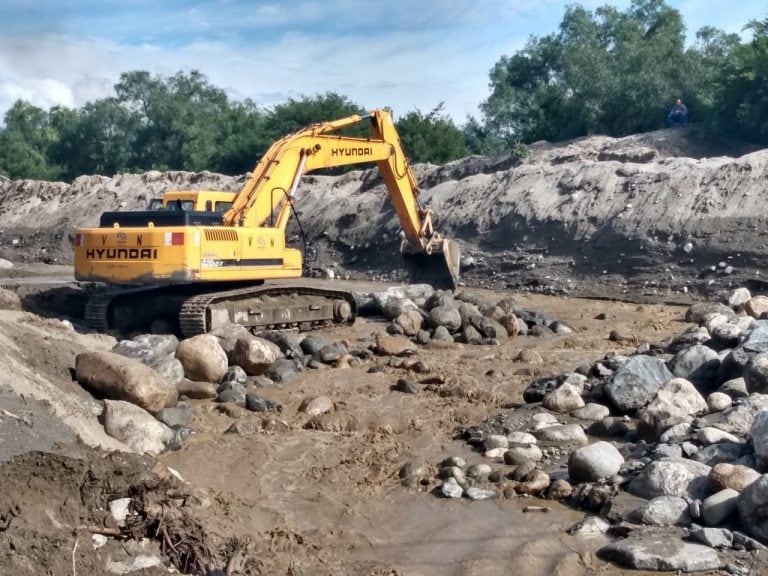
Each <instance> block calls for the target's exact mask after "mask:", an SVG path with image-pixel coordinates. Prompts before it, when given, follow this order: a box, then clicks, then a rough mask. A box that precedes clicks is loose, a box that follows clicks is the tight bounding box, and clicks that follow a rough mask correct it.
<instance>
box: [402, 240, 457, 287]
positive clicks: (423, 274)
mask: <svg viewBox="0 0 768 576" xmlns="http://www.w3.org/2000/svg"><path fill="white" fill-rule="evenodd" d="M401 252H402V254H403V258H404V259H405V266H406V268H407V270H408V276H409V280H410V282H411V284H429V285H431V286H432V287H434V288H435V289H441V290H456V287H457V286H458V283H459V245H458V244H457V243H456V242H454V241H453V240H442V241H441V242H440V244H438V245H437V246H435V247H434V248H433V250H432V252H431V253H427V252H425V251H418V250H415V249H413V248H412V247H410V245H407V244H406V245H405V246H403V248H402V250H401Z"/></svg>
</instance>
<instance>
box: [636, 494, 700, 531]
mask: <svg viewBox="0 0 768 576" xmlns="http://www.w3.org/2000/svg"><path fill="white" fill-rule="evenodd" d="M629 520H631V521H632V522H636V523H638V524H649V525H651V526H687V525H688V524H690V523H691V516H690V514H689V513H688V502H686V500H685V498H681V497H680V496H657V497H656V498H653V499H651V500H649V501H648V502H647V503H645V504H643V505H642V506H640V508H637V509H635V510H633V511H632V512H631V513H630V515H629Z"/></svg>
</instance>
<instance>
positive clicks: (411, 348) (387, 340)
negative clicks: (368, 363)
mask: <svg viewBox="0 0 768 576" xmlns="http://www.w3.org/2000/svg"><path fill="white" fill-rule="evenodd" d="M376 353H377V354H380V355H382V356H406V355H411V354H415V353H416V345H415V344H414V343H413V342H411V341H410V340H409V339H408V338H405V337H403V336H389V335H386V334H379V335H377V336H376Z"/></svg>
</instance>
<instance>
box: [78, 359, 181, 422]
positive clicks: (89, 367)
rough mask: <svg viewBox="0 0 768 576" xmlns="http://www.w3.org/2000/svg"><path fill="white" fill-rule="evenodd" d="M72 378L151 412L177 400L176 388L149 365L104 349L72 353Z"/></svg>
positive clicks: (105, 395) (112, 398)
mask: <svg viewBox="0 0 768 576" xmlns="http://www.w3.org/2000/svg"><path fill="white" fill-rule="evenodd" d="M75 379H76V380H77V381H78V382H79V383H80V384H81V385H83V386H85V387H86V388H88V389H89V390H91V391H93V392H95V393H97V394H98V395H99V396H101V397H104V398H108V399H110V400H125V401H127V402H131V403H133V404H136V405H137V406H140V407H142V408H144V409H145V410H148V411H149V412H152V413H153V414H155V413H157V412H159V411H160V410H161V409H163V408H165V407H166V406H170V405H173V404H175V403H176V399H177V397H178V395H177V393H176V390H174V388H173V387H172V386H170V385H169V384H168V382H166V381H165V380H163V378H162V377H161V376H160V375H159V374H158V373H157V372H155V371H154V370H152V369H151V368H150V367H149V366H146V365H144V364H142V363H141V362H139V361H138V360H134V359H133V358H127V357H125V356H121V355H120V354H114V353H112V352H106V351H100V350H99V351H90V352H82V353H80V354H78V355H77V356H76V357H75Z"/></svg>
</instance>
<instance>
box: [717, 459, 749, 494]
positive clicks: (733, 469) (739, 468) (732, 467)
mask: <svg viewBox="0 0 768 576" xmlns="http://www.w3.org/2000/svg"><path fill="white" fill-rule="evenodd" d="M758 478H760V473H759V472H758V471H757V470H754V469H753V468H750V467H749V466H743V465H741V464H727V463H722V464H715V465H714V466H713V467H712V470H710V472H709V482H710V484H711V485H712V486H713V487H714V488H715V489H717V490H725V489H728V488H729V489H732V490H736V491H737V492H741V491H742V490H744V489H745V488H746V487H747V486H749V485H750V484H752V483H753V482H754V481H756V480H757V479H758Z"/></svg>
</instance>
